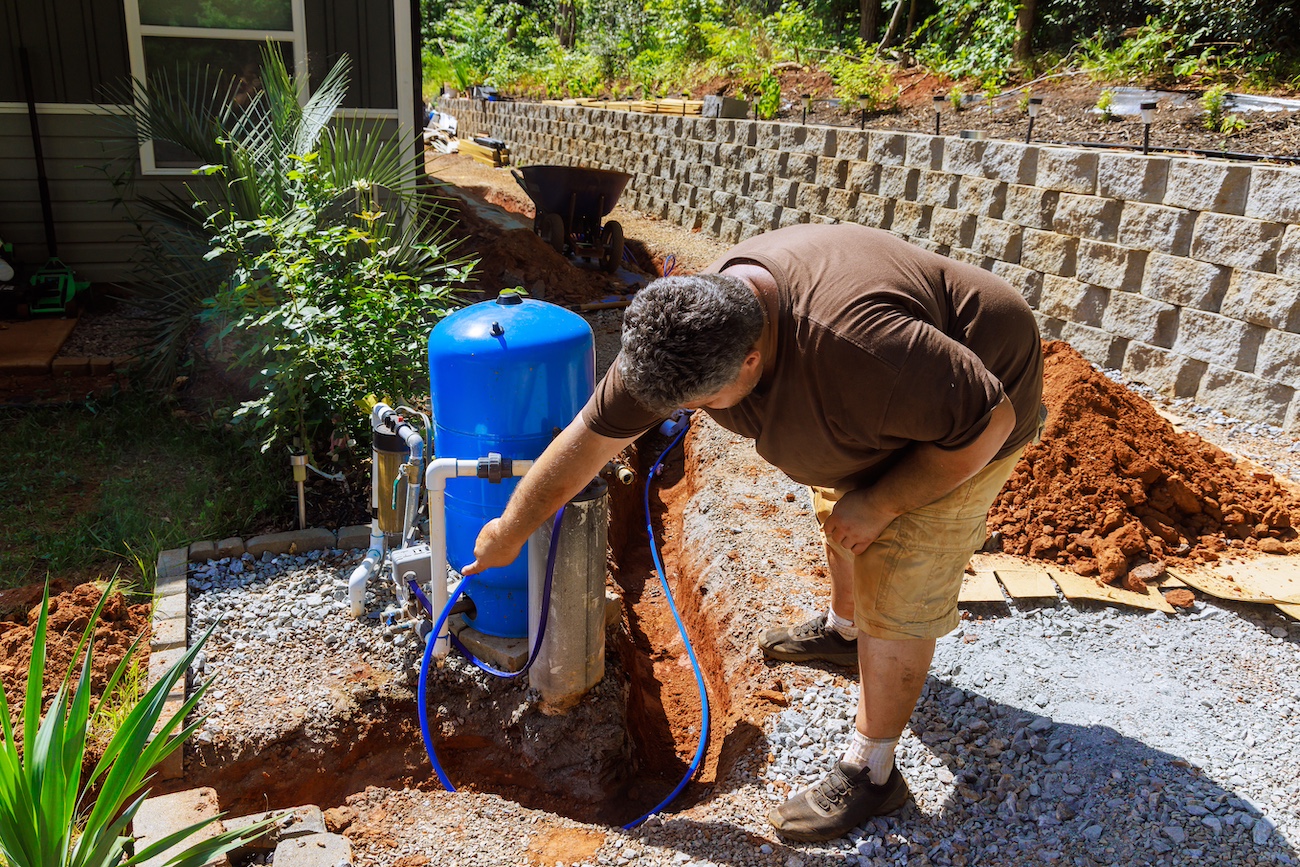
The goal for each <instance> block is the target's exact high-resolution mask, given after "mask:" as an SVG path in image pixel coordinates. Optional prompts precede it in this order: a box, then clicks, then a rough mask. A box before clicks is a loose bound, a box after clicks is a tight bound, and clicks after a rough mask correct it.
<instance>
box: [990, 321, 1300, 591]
mask: <svg viewBox="0 0 1300 867" xmlns="http://www.w3.org/2000/svg"><path fill="white" fill-rule="evenodd" d="M1043 352H1044V356H1045V360H1044V372H1043V376H1044V390H1043V402H1044V403H1046V404H1047V409H1048V413H1049V416H1048V421H1047V429H1046V431H1045V432H1044V434H1043V441H1042V442H1041V443H1039V444H1037V445H1031V446H1029V448H1028V449H1027V450H1026V451H1025V456H1024V459H1023V460H1021V462H1020V463H1019V464H1018V465H1017V466H1016V469H1015V472H1014V473H1012V476H1011V479H1010V480H1009V481H1008V482H1007V485H1006V487H1005V488H1003V489H1002V493H1001V494H1000V495H999V496H998V499H997V501H996V502H995V503H994V504H993V509H992V511H991V512H990V514H989V530H990V532H998V533H1000V534H1001V535H1002V541H1003V550H1006V551H1008V552H1010V553H1013V554H1019V555H1022V556H1029V557H1033V558H1036V559H1040V560H1052V561H1056V562H1058V563H1061V564H1064V565H1068V566H1070V567H1072V568H1073V569H1074V570H1075V571H1076V572H1078V573H1080V574H1082V575H1096V576H1098V580H1099V581H1103V582H1106V583H1123V585H1124V586H1126V587H1128V588H1129V589H1136V590H1141V589H1143V588H1144V586H1145V584H1144V582H1145V581H1146V580H1151V579H1152V578H1155V577H1157V576H1158V575H1160V574H1161V573H1163V571H1164V563H1165V561H1167V560H1170V559H1176V560H1190V561H1212V560H1216V559H1218V555H1219V552H1220V551H1223V550H1225V549H1227V548H1229V547H1231V548H1234V549H1243V550H1248V549H1254V550H1260V551H1269V552H1274V553H1282V552H1284V551H1286V550H1287V549H1288V548H1294V547H1295V546H1294V545H1293V544H1288V543H1291V542H1292V541H1293V540H1295V538H1296V530H1295V526H1294V524H1293V521H1294V520H1300V499H1298V498H1297V497H1296V496H1295V495H1294V494H1292V493H1290V492H1289V491H1287V490H1286V489H1285V488H1283V487H1282V486H1281V485H1280V484H1279V483H1278V482H1277V480H1276V479H1274V478H1273V477H1272V476H1271V475H1269V474H1267V473H1252V472H1249V471H1246V470H1243V469H1242V468H1239V467H1238V466H1237V462H1236V459H1235V458H1233V457H1231V456H1229V455H1227V454H1226V453H1224V452H1223V451H1221V450H1219V449H1218V448H1217V447H1215V446H1212V445H1210V444H1209V443H1206V442H1204V441H1203V440H1201V439H1200V438H1199V437H1197V436H1194V435H1191V434H1186V433H1179V432H1177V431H1175V430H1174V429H1173V427H1172V426H1171V425H1170V424H1169V423H1168V422H1167V421H1165V420H1164V419H1163V418H1161V417H1160V415H1159V414H1158V413H1156V411H1155V410H1154V409H1153V408H1152V407H1151V405H1150V404H1148V403H1147V402H1146V401H1144V400H1142V399H1141V398H1140V397H1137V396H1136V395H1134V394H1133V393H1132V392H1130V391H1129V390H1128V389H1126V388H1124V387H1123V386H1121V385H1119V384H1117V383H1115V382H1112V381H1111V380H1109V379H1107V378H1106V377H1105V376H1104V375H1102V374H1101V373H1099V372H1098V371H1097V370H1095V369H1094V368H1093V367H1092V365H1091V364H1089V363H1088V362H1087V361H1085V360H1084V359H1083V357H1082V356H1080V355H1079V354H1078V353H1077V352H1076V351H1075V350H1074V349H1072V348H1070V347H1069V346H1068V345H1067V344H1065V343H1061V342H1059V341H1054V342H1051V343H1048V344H1047V345H1046V346H1045V347H1044V349H1043Z"/></svg>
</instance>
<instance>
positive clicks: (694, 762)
mask: <svg viewBox="0 0 1300 867" xmlns="http://www.w3.org/2000/svg"><path fill="white" fill-rule="evenodd" d="M688 427H689V420H687V421H686V422H685V423H683V424H682V425H681V426H680V429H679V430H678V431H677V435H676V436H675V437H673V439H672V441H671V442H670V443H668V446H667V447H666V448H665V449H664V450H663V451H662V452H661V453H660V454H659V457H658V459H657V460H656V461H655V462H654V465H653V466H652V467H651V468H650V473H649V475H648V476H647V478H646V483H645V493H644V497H643V501H642V502H643V504H644V507H645V526H646V535H647V536H648V538H649V541H650V556H651V558H652V559H653V560H654V564H655V572H657V573H658V575H659V582H660V584H661V585H662V586H663V590H664V598H665V599H667V600H668V608H669V610H670V611H672V614H673V620H675V621H676V622H677V629H678V630H679V631H680V632H681V634H682V642H683V643H684V644H685V645H686V655H687V657H688V658H689V659H690V661H691V668H692V669H693V670H694V672H695V686H696V688H697V689H698V690H699V693H700V711H701V720H700V742H699V745H698V746H697V747H696V749H695V756H694V758H692V759H691V764H690V767H688V768H687V769H686V774H685V776H683V777H682V779H681V782H679V783H678V784H677V786H676V787H675V788H674V789H673V790H672V791H671V792H670V793H669V794H668V797H666V798H664V799H663V800H662V801H660V802H659V803H658V804H656V805H655V806H654V807H653V808H652V809H651V810H649V811H648V812H646V813H645V814H644V815H642V816H640V817H638V818H636V819H634V820H632V821H631V822H628V823H627V824H626V825H624V826H623V829H624V830H627V831H630V830H631V829H633V828H635V827H636V826H637V825H640V824H641V823H642V822H644V821H645V820H646V819H648V818H650V817H651V816H652V815H654V814H655V813H658V812H659V811H661V810H663V809H664V808H665V807H667V806H668V805H669V804H671V803H672V802H673V800H674V799H676V797H677V796H678V795H680V794H681V792H682V789H685V788H686V785H687V784H688V783H689V782H690V781H691V778H692V777H694V776H695V774H696V772H697V771H699V769H700V763H701V762H702V761H703V760H704V752H705V750H706V749H707V747H708V744H709V694H708V691H707V689H706V687H705V684H704V672H703V671H702V670H701V669H700V662H699V660H698V659H696V657H695V648H694V647H693V646H692V645H691V640H690V638H689V637H688V636H687V634H686V624H684V623H683V622H682V617H681V614H680V613H679V612H678V611H677V604H676V603H675V602H674V601H673V593H672V590H671V589H670V588H669V586H668V576H667V575H666V574H664V566H663V561H662V560H661V559H660V557H659V546H658V545H656V544H655V534H654V525H653V523H652V521H651V518H650V485H651V484H652V483H653V481H654V479H655V478H656V477H657V476H658V475H659V472H660V469H661V467H662V466H663V462H664V458H666V457H667V456H668V453H669V452H671V451H672V450H673V448H675V447H676V445H677V444H678V443H679V442H681V441H682V437H684V436H686V430H687V428H688ZM563 514H564V510H563V509H561V510H560V512H559V513H558V514H557V515H556V518H555V531H554V532H553V533H552V536H551V538H552V543H551V550H550V552H549V554H548V555H547V560H546V582H545V584H544V590H543V594H544V595H543V604H542V619H541V622H540V624H539V627H538V635H537V643H536V645H535V646H534V647H533V651H532V653H531V654H530V655H529V657H528V662H527V663H526V664H525V665H524V668H523V669H521V670H520V671H517V672H511V673H506V672H498V671H495V670H494V669H492V668H490V667H488V666H486V665H483V664H482V663H481V662H479V661H478V660H475V659H473V657H472V656H469V654H468V653H467V652H466V651H465V649H464V648H463V647H462V646H461V645H460V642H458V641H457V642H456V646H457V647H458V648H459V649H460V650H461V652H462V653H465V654H466V656H467V657H469V658H470V659H471V661H473V662H474V664H476V665H478V666H479V667H480V668H482V669H483V670H484V671H488V672H491V673H493V674H497V675H499V676H502V677H518V676H519V675H520V674H523V673H524V671H527V670H528V667H529V666H530V665H532V662H533V660H534V659H535V658H536V656H537V650H538V648H539V647H540V646H541V643H542V637H543V635H544V634H545V631H546V613H547V609H548V608H549V607H550V605H549V599H550V590H551V578H552V573H553V571H554V567H555V549H556V545H555V543H554V539H555V538H556V537H557V536H558V535H559V527H560V520H561V518H562V517H563ZM466 580H467V579H461V582H460V583H459V584H457V585H456V589H455V590H454V591H452V594H451V597H450V598H449V599H448V600H447V605H446V607H445V608H443V610H442V613H441V614H439V615H438V619H437V621H436V622H435V623H434V625H433V631H431V632H430V633H429V638H428V640H427V641H426V642H425V645H424V659H423V661H422V662H421V663H420V682H419V690H418V693H417V701H418V703H419V708H418V710H419V716H420V733H421V734H422V735H423V736H424V748H425V752H427V753H428V754H429V762H430V763H431V764H432V765H433V771H434V773H435V774H437V776H438V781H439V782H441V783H442V785H443V788H445V789H446V790H447V791H449V792H454V791H456V787H455V786H453V785H452V783H451V780H450V779H448V777H447V773H446V772H445V771H444V770H443V768H442V765H441V764H439V762H438V756H437V754H436V752H435V751H434V748H433V737H432V735H431V734H430V732H429V710H428V704H429V703H428V684H429V667H430V665H431V663H432V661H433V646H434V643H435V641H436V638H437V636H438V633H439V632H440V631H441V630H442V627H443V625H444V624H445V623H446V622H447V617H448V616H450V614H451V608H452V606H453V605H455V604H456V600H458V599H459V598H460V596H461V593H463V592H464V590H465V583H466ZM415 589H416V593H417V595H418V596H419V598H420V600H421V602H423V603H424V606H425V608H426V609H427V608H428V607H429V601H428V599H427V598H425V597H424V594H423V593H421V592H420V591H419V589H418V587H417V588H415ZM430 616H432V611H431V612H430ZM454 640H455V639H454V638H453V641H454Z"/></svg>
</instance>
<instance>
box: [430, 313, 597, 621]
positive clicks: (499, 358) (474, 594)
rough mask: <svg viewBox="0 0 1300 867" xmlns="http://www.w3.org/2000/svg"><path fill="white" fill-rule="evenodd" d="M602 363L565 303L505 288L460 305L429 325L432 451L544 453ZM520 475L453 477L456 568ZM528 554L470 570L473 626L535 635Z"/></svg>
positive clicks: (450, 541) (450, 529) (452, 560)
mask: <svg viewBox="0 0 1300 867" xmlns="http://www.w3.org/2000/svg"><path fill="white" fill-rule="evenodd" d="M595 369H596V354H595V339H594V337H593V335H592V332H591V328H590V326H588V325H587V323H586V321H584V320H583V319H582V317H580V316H578V315H577V314H576V313H573V312H571V311H568V310H565V309H564V308H562V307H558V306H556V305H554V304H548V303H546V302H544V301H536V300H533V299H530V298H524V297H522V296H520V295H517V294H504V295H501V296H499V297H498V298H497V299H496V300H495V301H484V302H481V303H478V304H474V305H471V306H469V307H466V308H465V309H463V310H460V311H457V312H456V313H453V314H452V315H451V316H448V317H447V318H446V319H444V320H443V321H442V322H440V323H438V325H437V327H435V328H434V329H433V332H432V333H431V334H430V335H429V393H430V396H431V399H432V406H433V428H434V437H433V439H434V447H433V451H434V454H435V455H436V456H437V457H440V458H459V459H463V460H468V459H474V458H479V457H483V456H485V455H488V454H490V453H492V452H498V453H500V454H501V455H502V457H505V458H511V459H535V458H537V457H538V456H539V455H540V454H541V453H542V451H543V450H544V449H545V448H546V446H547V445H549V444H550V442H551V440H552V439H553V438H554V437H555V435H556V434H557V433H558V432H559V431H561V430H563V429H564V428H565V427H566V426H567V425H568V424H569V422H571V421H572V420H573V419H574V418H575V417H576V416H577V414H578V412H579V410H581V409H582V407H583V405H584V404H585V403H586V402H587V399H588V398H589V397H590V396H591V393H592V390H593V388H594V387H595ZM517 484H518V480H517V479H504V480H502V481H501V482H499V483H490V482H488V481H487V480H483V479H470V478H455V479H449V480H448V482H447V494H446V519H447V561H448V563H449V564H450V565H451V566H452V568H454V569H456V570H458V571H459V570H460V569H461V568H463V567H464V566H465V565H466V564H468V563H470V562H472V561H473V559H474V541H475V539H477V538H478V534H479V530H480V529H482V527H483V525H484V524H486V523H487V522H488V521H490V520H492V519H493V518H497V517H500V515H501V513H502V511H503V510H504V509H505V505H506V501H507V500H509V498H510V495H511V494H512V493H513V492H514V489H515V487H516V485H517ZM528 562H529V557H528V551H527V548H525V551H524V552H523V554H521V556H520V557H519V558H518V559H516V560H515V562H514V563H513V564H511V565H510V566H505V567H502V568H499V569H489V570H487V571H486V572H483V573H480V574H478V575H474V576H471V577H470V580H469V583H468V584H467V585H466V594H467V595H468V596H469V597H470V599H472V600H473V602H474V606H475V609H476V610H475V614H474V617H473V619H471V620H469V621H468V625H469V626H471V627H473V628H474V629H477V630H478V631H479V632H482V633H484V634H486V635H494V636H498V637H501V638H524V637H526V636H527V635H528ZM437 578H438V576H435V580H437Z"/></svg>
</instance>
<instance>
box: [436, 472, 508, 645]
mask: <svg viewBox="0 0 1300 867" xmlns="http://www.w3.org/2000/svg"><path fill="white" fill-rule="evenodd" d="M532 466H533V462H532V461H530V460H511V459H510V458H502V457H501V455H499V454H495V453H493V454H490V455H488V456H487V457H483V458H478V459H477V460H460V459H457V458H435V459H433V460H432V461H429V466H428V469H426V470H425V471H424V487H425V489H426V490H427V491H428V492H429V610H430V611H442V610H443V609H444V608H446V607H447V515H446V511H447V480H448V479H454V478H480V479H487V480H488V481H490V482H499V481H501V480H502V479H505V478H518V477H519V476H522V475H524V473H526V472H528V470H530V469H531V468H532ZM444 630H445V631H444ZM450 635H451V633H450V630H448V629H447V628H446V621H445V620H444V621H443V627H442V629H440V630H439V634H438V635H436V636H432V637H431V638H430V641H432V642H433V655H434V657H435V658H437V659H444V658H446V656H447V652H448V650H449V649H450V647H451V642H450Z"/></svg>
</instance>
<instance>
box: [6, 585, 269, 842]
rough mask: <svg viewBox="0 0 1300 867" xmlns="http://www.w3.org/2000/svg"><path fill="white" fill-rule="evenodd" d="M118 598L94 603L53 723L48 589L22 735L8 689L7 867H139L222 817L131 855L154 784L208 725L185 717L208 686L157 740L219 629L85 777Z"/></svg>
mask: <svg viewBox="0 0 1300 867" xmlns="http://www.w3.org/2000/svg"><path fill="white" fill-rule="evenodd" d="M112 592H114V588H113V587H112V586H109V587H108V588H107V589H106V590H105V592H104V595H103V596H102V597H101V598H100V600H99V604H98V605H97V606H96V607H95V611H94V613H93V614H92V615H91V617H90V621H89V622H88V623H87V625H86V628H85V631H84V632H83V634H82V636H81V641H80V643H79V644H78V646H77V650H76V652H75V653H74V654H73V657H72V659H73V662H72V664H71V665H70V666H69V669H68V672H67V674H66V675H65V676H64V678H63V680H62V683H61V684H60V685H59V688H58V691H57V692H56V693H55V695H54V699H53V700H52V701H51V703H50V706H49V709H48V710H47V711H46V713H45V717H44V719H42V718H41V715H40V714H41V700H42V698H43V696H44V691H45V682H44V681H45V658H46V622H47V618H48V614H49V602H50V600H49V588H48V586H47V587H46V590H45V596H44V598H43V599H42V601H41V611H40V616H39V618H38V619H37V622H36V630H35V633H34V635H33V638H32V656H31V662H30V664H29V666H28V671H27V689H26V695H25V698H24V701H23V707H22V720H21V722H22V730H21V732H15V729H14V723H13V720H12V719H11V718H10V709H9V704H8V701H7V699H6V697H5V693H4V687H3V686H0V728H2V729H3V739H2V740H0V863H5V864H7V865H9V867H131V865H134V864H140V863H143V862H145V861H148V860H149V859H151V858H155V857H157V856H158V855H159V854H161V853H163V852H166V851H167V850H168V849H171V848H172V847H173V846H176V845H178V844H180V843H182V842H184V841H185V840H187V839H189V838H190V837H192V836H193V835H194V834H195V833H196V832H198V831H199V830H201V829H202V828H204V827H205V826H207V825H209V824H211V823H212V822H214V821H216V819H215V818H213V819H207V820H205V821H202V822H198V823H196V824H194V825H191V826H189V827H187V828H183V829H181V830H180V831H177V832H175V833H174V834H171V835H169V836H167V837H165V838H163V839H161V840H157V841H154V842H152V843H150V844H149V845H148V846H144V847H141V848H140V849H139V850H137V851H135V852H134V853H130V854H129V848H130V846H131V845H132V844H133V842H134V841H133V840H132V838H131V837H130V836H129V835H127V834H126V833H125V832H126V829H127V827H128V826H129V825H130V824H131V822H132V821H133V820H134V818H135V816H136V813H138V812H139V811H140V807H141V805H142V804H143V803H144V801H145V798H147V797H148V791H147V789H146V788H145V787H146V786H147V785H148V783H149V781H150V779H151V778H152V774H151V772H152V770H153V768H155V767H157V765H158V764H159V763H160V762H162V761H163V759H165V758H166V757H167V756H169V755H170V754H171V753H173V752H175V751H176V750H177V749H180V747H181V744H182V743H183V742H184V741H185V739H186V738H188V737H189V736H190V735H191V734H193V732H194V731H195V730H196V729H197V728H198V727H199V726H201V725H202V724H203V720H202V719H199V720H196V721H195V722H193V723H191V724H190V725H189V726H185V723H184V720H185V717H186V716H187V715H188V714H189V713H190V712H191V711H192V710H193V709H194V707H195V705H197V704H198V702H199V701H200V700H201V699H202V697H203V694H204V692H206V690H207V688H208V685H209V684H208V683H204V684H202V685H200V686H199V687H198V688H197V689H195V690H194V694H193V696H191V697H190V699H189V700H188V701H186V702H185V703H184V705H183V706H182V707H181V709H180V710H179V711H177V712H176V713H175V714H174V715H172V716H171V717H170V718H168V719H167V720H165V721H164V722H163V723H162V725H161V726H160V727H158V730H157V733H156V734H154V729H155V727H157V726H158V722H159V720H160V719H161V718H162V716H163V713H164V706H165V704H166V702H167V694H168V693H169V692H170V691H171V689H172V687H173V686H174V685H175V684H176V682H177V681H178V680H180V679H181V678H182V677H183V676H184V674H185V671H186V670H187V669H188V668H189V666H190V664H191V663H192V662H193V660H194V657H195V656H196V655H197V654H198V652H199V649H200V648H201V647H202V646H203V644H204V642H206V641H207V639H208V637H209V636H210V635H211V633H212V630H211V629H209V630H208V632H207V633H205V634H204V635H203V636H202V638H200V639H199V640H198V641H197V642H196V643H195V644H194V646H193V647H191V648H190V649H189V650H188V651H187V652H186V653H185V654H184V655H183V656H182V657H181V659H179V660H178V661H177V662H176V663H175V664H173V665H172V667H171V668H170V669H168V671H167V673H166V674H165V675H163V677H162V678H161V679H160V680H159V681H158V682H157V683H156V684H154V685H153V686H152V687H151V688H150V689H149V690H148V691H147V692H146V693H145V694H144V696H143V697H142V698H141V699H140V701H139V702H138V703H137V704H136V705H135V706H134V707H133V708H132V709H131V710H130V711H129V712H128V713H127V714H126V715H125V717H124V718H123V719H122V721H121V724H120V725H119V726H118V728H117V731H116V733H115V734H114V735H113V737H112V738H111V739H110V740H109V743H108V745H107V747H106V748H105V749H104V753H103V755H102V756H101V757H100V759H99V761H98V762H97V763H96V765H95V767H94V770H92V771H91V773H90V776H89V777H88V778H86V780H85V781H84V783H83V781H82V767H83V763H84V760H85V753H86V740H87V734H88V732H89V730H90V723H91V717H92V711H91V681H90V673H91V668H92V658H93V653H94V647H93V642H92V636H93V635H94V631H95V626H96V624H97V623H98V620H99V615H100V612H101V611H102V610H103V607H104V603H105V602H106V601H107V600H108V598H109V596H110V594H111V593H112ZM139 643H140V640H139V639H137V640H136V642H135V643H134V644H132V645H131V648H130V650H129V651H128V652H127V654H126V655H125V656H124V657H123V659H122V662H121V663H119V664H118V666H117V668H116V670H115V671H114V672H113V674H112V676H111V677H110V678H109V680H108V683H107V685H106V686H105V688H104V691H103V694H104V695H110V694H111V693H112V692H113V690H114V689H115V688H116V686H117V685H118V683H119V681H120V680H121V679H122V677H123V675H124V674H125V673H126V672H127V670H128V668H129V665H130V660H131V659H132V657H133V656H134V654H135V651H136V649H137V647H138V645H139ZM83 650H84V651H85V656H84V659H83V661H82V666H81V674H80V676H79V677H78V678H77V682H76V686H75V688H74V689H73V690H72V693H71V696H69V685H70V683H71V681H72V672H73V669H74V668H75V666H76V661H77V660H78V659H79V658H82V651H83ZM209 683H210V681H209ZM20 739H21V743H20ZM272 821H274V819H272V820H268V821H267V822H263V823H259V824H257V825H255V826H252V827H250V828H247V829H242V830H238V831H230V832H226V833H223V834H219V835H217V836H214V837H211V838H209V839H206V840H203V841H201V842H198V843H196V844H194V845H192V846H190V847H188V848H187V849H185V850H184V851H182V852H179V853H177V854H176V855H175V856H174V857H172V858H170V859H169V860H168V862H167V864H168V865H176V867H191V865H193V867H198V865H201V864H206V863H208V862H209V861H210V860H211V859H213V858H216V857H219V856H221V855H223V854H225V853H226V852H229V851H231V850H232V849H236V848H238V847H240V846H242V845H244V844H245V843H247V842H248V841H249V840H252V839H254V838H256V837H257V836H260V835H261V834H262V833H263V831H264V830H265V829H266V828H267V827H268V826H269V824H270V822H272Z"/></svg>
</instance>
